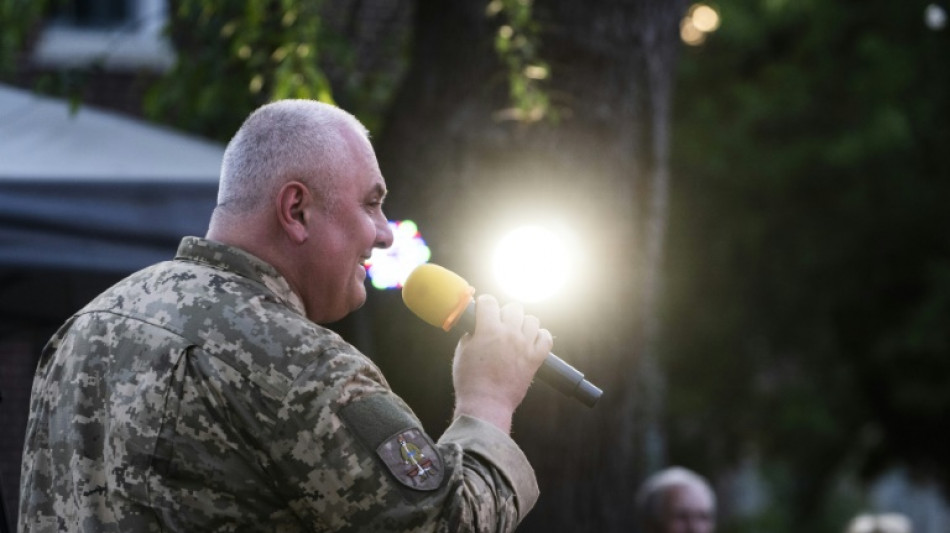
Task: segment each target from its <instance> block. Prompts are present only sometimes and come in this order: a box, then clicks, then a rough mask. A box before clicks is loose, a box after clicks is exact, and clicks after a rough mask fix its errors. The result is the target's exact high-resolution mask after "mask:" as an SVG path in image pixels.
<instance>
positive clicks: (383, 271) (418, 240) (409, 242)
mask: <svg viewBox="0 0 950 533" xmlns="http://www.w3.org/2000/svg"><path fill="white" fill-rule="evenodd" d="M389 227H390V228H391V229H392V231H393V245H392V246H390V247H389V248H386V249H385V250H383V249H382V248H374V249H373V255H372V256H371V257H370V258H369V261H367V262H366V272H367V273H368V274H369V278H370V282H371V283H372V284H373V287H376V288H377V289H398V288H399V287H402V283H403V282H404V281H406V278H407V277H409V273H411V272H412V270H413V269H414V268H416V267H417V266H419V265H421V264H423V263H425V262H427V261H428V260H429V258H430V257H431V256H432V252H431V251H430V250H429V247H428V246H426V241H424V240H423V239H422V234H420V233H419V228H418V227H417V226H416V223H415V222H413V221H411V220H403V221H400V222H393V221H389Z"/></svg>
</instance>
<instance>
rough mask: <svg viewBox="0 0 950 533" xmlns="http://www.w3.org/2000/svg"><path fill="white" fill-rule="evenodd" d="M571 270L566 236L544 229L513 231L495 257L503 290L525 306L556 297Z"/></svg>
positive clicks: (496, 270)
mask: <svg viewBox="0 0 950 533" xmlns="http://www.w3.org/2000/svg"><path fill="white" fill-rule="evenodd" d="M571 267H572V261H571V256H570V253H569V250H568V247H567V244H566V243H565V241H564V239H563V236H562V235H559V234H557V233H555V232H554V231H551V230H549V229H546V228H543V227H540V226H524V227H521V228H518V229H516V230H514V231H512V232H511V233H509V234H508V235H507V236H506V237H505V238H504V239H502V241H501V243H500V244H499V245H498V248H497V249H496V251H495V255H494V271H495V276H496V277H497V278H498V282H499V284H500V286H501V288H502V289H503V290H504V291H505V292H507V293H508V294H509V295H510V296H512V297H513V298H516V299H517V300H519V301H522V302H538V301H541V300H546V299H548V298H550V297H551V296H553V295H554V294H556V293H557V292H558V290H559V289H560V288H561V287H562V286H563V285H564V283H565V281H566V280H567V278H568V276H569V275H570V273H571Z"/></svg>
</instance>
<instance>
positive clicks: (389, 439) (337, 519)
mask: <svg viewBox="0 0 950 533" xmlns="http://www.w3.org/2000/svg"><path fill="white" fill-rule="evenodd" d="M537 496H538V489H537V483H536V480H535V477H534V472H533V471H532V469H531V466H530V465H529V464H528V462H527V459H526V458H525V457H524V455H523V453H522V452H521V450H520V449H519V448H518V447H517V445H516V444H515V443H514V442H513V441H512V440H511V439H510V438H509V437H508V436H507V435H505V434H504V433H503V432H502V431H499V430H498V429H496V428H495V427H494V426H492V425H490V424H488V423H486V422H483V421H481V420H477V419H474V418H470V417H460V418H459V419H457V420H455V421H454V422H453V423H452V424H451V426H450V427H449V428H448V429H447V430H446V432H445V433H444V434H443V435H442V437H441V438H440V439H439V440H438V442H437V443H435V442H433V441H432V439H431V438H430V437H429V436H428V435H427V434H426V433H425V432H424V431H423V430H422V428H421V425H420V422H419V420H418V418H417V417H416V416H415V415H414V414H413V412H412V410H411V409H410V408H409V407H408V406H407V405H406V404H405V403H404V402H403V401H402V400H400V399H399V398H398V397H397V396H396V395H394V394H393V392H392V390H390V388H389V386H388V385H387V383H386V380H385V379H384V378H383V376H382V374H381V373H380V371H379V369H378V368H377V367H376V366H375V365H374V364H373V363H372V362H371V361H370V360H369V359H368V358H367V357H366V356H364V355H363V354H361V353H360V352H359V351H357V350H356V349H355V348H354V347H352V346H351V345H349V344H348V343H346V342H345V341H343V340H342V339H341V338H340V337H339V336H337V335H336V334H335V333H333V332H331V331H329V330H327V329H325V328H322V327H320V326H318V325H316V324H314V323H312V322H310V321H309V320H307V319H306V318H305V317H304V315H303V305H302V303H301V301H300V299H299V298H298V297H297V296H296V295H295V294H294V293H293V292H292V291H291V289H290V286H289V285H288V283H287V282H286V280H285V279H284V278H282V277H281V276H280V275H279V274H278V273H277V271H276V270H275V269H274V268H273V267H271V266H270V265H268V264H266V263H264V262H262V261H261V260H259V259H257V258H255V257H254V256H251V255H249V254H247V253H245V252H243V251H241V250H238V249H235V248H231V247H227V246H224V245H221V244H218V243H214V242H211V241H207V240H204V239H198V238H195V237H187V238H185V239H184V240H183V241H182V244H181V246H180V247H179V250H178V256H177V257H176V258H175V260H174V261H168V262H164V263H160V264H158V265H155V266H153V267H149V268H147V269H145V270H142V271H140V272H138V273H136V274H133V275H131V276H129V277H128V278H126V279H125V280H123V281H121V282H119V283H117V284H116V285H115V286H114V287H112V288H110V289H109V290H107V291H106V292H104V293H103V294H102V295H100V296H99V297H97V298H96V299H95V300H93V301H92V302H91V303H90V304H89V305H87V306H86V307H85V308H83V309H82V310H81V311H79V312H78V313H77V314H75V315H74V316H73V317H72V318H71V319H70V320H69V321H68V322H67V323H66V324H65V325H64V326H63V327H62V328H61V329H60V330H59V331H58V332H57V333H56V335H55V336H54V337H53V338H52V339H51V340H50V342H49V344H48V345H47V347H46V349H45V350H44V353H43V355H42V357H41V359H40V363H39V366H38V369H37V373H36V377H35V378H34V382H33V395H32V399H31V406H30V420H29V427H28V430H27V438H26V443H25V450H24V454H23V467H22V482H21V491H20V509H19V528H20V529H19V530H20V532H21V533H27V532H32V531H116V532H136V531H183V532H207V531H286V532H292V531H420V532H421V531H451V532H456V531H510V530H512V529H514V527H515V526H516V525H517V524H518V522H519V521H520V520H521V519H522V518H523V517H524V515H525V514H526V513H527V512H528V511H529V510H530V509H531V507H532V506H533V505H534V503H535V501H536V500H537Z"/></svg>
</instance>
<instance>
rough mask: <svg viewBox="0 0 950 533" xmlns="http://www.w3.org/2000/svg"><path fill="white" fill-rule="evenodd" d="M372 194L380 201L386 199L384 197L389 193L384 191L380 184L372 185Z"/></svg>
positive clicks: (384, 188)
mask: <svg viewBox="0 0 950 533" xmlns="http://www.w3.org/2000/svg"><path fill="white" fill-rule="evenodd" d="M373 192H374V193H376V195H377V196H379V199H380V200H382V199H383V198H386V195H387V194H389V191H387V190H386V187H383V184H382V183H377V184H376V185H374V186H373Z"/></svg>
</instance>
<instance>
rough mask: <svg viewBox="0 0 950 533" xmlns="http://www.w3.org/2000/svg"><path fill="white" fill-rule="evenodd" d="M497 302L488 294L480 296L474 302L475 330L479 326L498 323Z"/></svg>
mask: <svg viewBox="0 0 950 533" xmlns="http://www.w3.org/2000/svg"><path fill="white" fill-rule="evenodd" d="M498 313H499V312H498V300H496V299H495V297H494V296H492V295H490V294H481V295H479V296H478V298H477V299H476V300H475V329H476V330H478V326H479V324H490V323H497V322H498V317H499V314H498Z"/></svg>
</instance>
